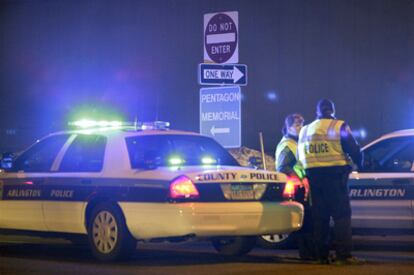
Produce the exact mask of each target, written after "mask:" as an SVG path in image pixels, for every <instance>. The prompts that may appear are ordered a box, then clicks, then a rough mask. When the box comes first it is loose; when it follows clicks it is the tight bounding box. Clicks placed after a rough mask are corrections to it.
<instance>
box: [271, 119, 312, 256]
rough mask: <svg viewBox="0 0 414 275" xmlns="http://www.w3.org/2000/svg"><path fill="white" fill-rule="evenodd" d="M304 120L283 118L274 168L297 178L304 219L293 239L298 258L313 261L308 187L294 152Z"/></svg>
mask: <svg viewBox="0 0 414 275" xmlns="http://www.w3.org/2000/svg"><path fill="white" fill-rule="evenodd" d="M303 122H304V119H303V117H302V115H300V114H291V115H288V116H287V117H286V118H285V125H284V127H283V129H282V133H283V138H282V140H281V141H280V142H279V144H278V145H277V147H276V151H275V166H276V171H278V172H281V173H284V174H286V175H287V176H288V177H290V178H292V177H295V178H297V182H298V183H300V186H297V188H300V189H301V191H302V192H298V193H301V195H304V196H303V197H301V198H299V197H295V199H297V200H299V201H300V202H302V203H303V204H304V206H305V218H304V221H303V226H302V228H301V229H300V230H299V231H297V232H295V233H294V238H295V239H296V240H297V243H298V247H299V256H300V258H301V259H303V260H309V259H313V258H314V256H315V253H314V243H313V238H312V220H311V219H312V217H311V213H310V206H309V202H308V201H307V195H308V194H307V193H308V191H309V186H308V183H307V180H306V179H305V171H304V169H303V168H302V166H301V165H300V163H299V162H298V161H297V158H296V151H297V145H298V143H297V142H298V136H299V132H300V129H301V128H302V127H303Z"/></svg>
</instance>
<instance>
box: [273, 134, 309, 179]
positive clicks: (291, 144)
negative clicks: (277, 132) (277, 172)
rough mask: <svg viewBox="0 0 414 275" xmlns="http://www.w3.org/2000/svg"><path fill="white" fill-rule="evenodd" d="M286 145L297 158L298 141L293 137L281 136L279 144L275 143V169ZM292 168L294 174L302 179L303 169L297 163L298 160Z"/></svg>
mask: <svg viewBox="0 0 414 275" xmlns="http://www.w3.org/2000/svg"><path fill="white" fill-rule="evenodd" d="M286 147H287V148H289V150H290V151H291V152H292V154H293V155H294V156H295V158H297V148H298V143H297V142H296V140H294V139H291V138H287V137H283V138H282V139H281V140H280V142H279V144H278V145H277V147H276V151H275V168H276V169H277V166H278V162H279V157H280V154H281V153H282V151H283V150H284V149H285V148H286ZM292 168H293V170H294V171H295V173H296V175H297V176H298V177H299V178H301V179H302V178H304V177H305V171H304V169H303V167H302V165H301V164H300V163H299V161H297V162H296V164H295V165H294V166H293V167H292Z"/></svg>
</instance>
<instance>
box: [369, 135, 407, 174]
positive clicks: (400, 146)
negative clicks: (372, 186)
mask: <svg viewBox="0 0 414 275" xmlns="http://www.w3.org/2000/svg"><path fill="white" fill-rule="evenodd" d="M413 144H414V137H410V136H408V137H396V138H390V139H386V140H383V141H380V142H378V143H377V144H374V145H373V146H371V147H370V148H368V149H366V150H365V151H364V164H363V168H362V169H361V171H364V172H407V171H410V170H411V167H412V163H413V146H414V145H413Z"/></svg>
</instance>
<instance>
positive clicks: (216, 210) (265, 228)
mask: <svg viewBox="0 0 414 275" xmlns="http://www.w3.org/2000/svg"><path fill="white" fill-rule="evenodd" d="M120 206H121V208H122V210H123V212H124V215H125V219H126V224H127V226H128V229H129V231H130V232H131V234H132V235H133V236H134V237H135V238H136V239H152V238H167V237H179V236H186V235H195V236H196V237H213V236H247V235H265V234H282V233H289V232H292V231H296V230H298V229H300V227H301V226H302V221H303V206H302V205H301V204H300V203H297V202H225V203H197V202H189V203H129V202H128V203H120Z"/></svg>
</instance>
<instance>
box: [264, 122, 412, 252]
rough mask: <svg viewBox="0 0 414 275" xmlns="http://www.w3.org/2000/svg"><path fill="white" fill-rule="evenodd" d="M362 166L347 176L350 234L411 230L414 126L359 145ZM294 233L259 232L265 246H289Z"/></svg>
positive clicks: (401, 233)
mask: <svg viewBox="0 0 414 275" xmlns="http://www.w3.org/2000/svg"><path fill="white" fill-rule="evenodd" d="M362 151H363V153H364V163H363V167H361V168H360V169H359V171H354V172H352V173H351V175H350V177H349V181H348V184H349V196H350V199H351V208H352V233H353V234H354V235H405V234H414V129H409V130H402V131H397V132H393V133H389V134H386V135H384V136H382V137H380V138H378V139H376V140H374V141H373V142H371V143H369V144H368V145H366V146H364V147H363V148H362ZM293 243H294V234H275V235H267V236H262V238H260V239H259V244H260V245H261V246H263V247H269V248H284V247H291V246H292V244H293Z"/></svg>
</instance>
